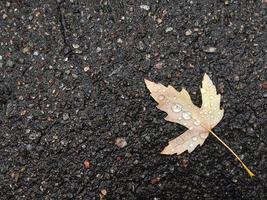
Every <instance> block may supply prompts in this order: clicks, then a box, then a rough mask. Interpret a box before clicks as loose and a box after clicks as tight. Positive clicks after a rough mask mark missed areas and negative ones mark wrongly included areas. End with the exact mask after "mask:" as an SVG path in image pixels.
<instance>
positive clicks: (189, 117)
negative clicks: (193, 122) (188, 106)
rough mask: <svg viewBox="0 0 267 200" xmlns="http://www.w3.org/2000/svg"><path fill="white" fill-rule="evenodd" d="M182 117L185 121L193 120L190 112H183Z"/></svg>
mask: <svg viewBox="0 0 267 200" xmlns="http://www.w3.org/2000/svg"><path fill="white" fill-rule="evenodd" d="M182 116H183V118H184V119H191V113H189V112H183V113H182Z"/></svg>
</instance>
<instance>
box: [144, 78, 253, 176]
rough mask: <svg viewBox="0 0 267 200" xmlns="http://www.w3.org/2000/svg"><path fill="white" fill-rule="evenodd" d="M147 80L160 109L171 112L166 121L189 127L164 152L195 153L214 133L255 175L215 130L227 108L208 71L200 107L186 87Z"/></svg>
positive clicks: (169, 153)
mask: <svg viewBox="0 0 267 200" xmlns="http://www.w3.org/2000/svg"><path fill="white" fill-rule="evenodd" d="M145 83H146V86H147V88H148V89H149V91H150V92H151V94H150V95H151V96H152V97H153V98H154V99H155V101H156V102H157V103H158V106H157V108H158V109H160V110H162V111H164V112H166V113H167V114H168V115H167V117H165V120H167V121H170V122H175V123H179V124H181V125H183V126H185V127H186V128H188V130H187V131H185V132H184V133H183V134H182V135H180V136H178V137H177V138H175V139H173V140H171V141H169V145H168V146H167V147H165V148H164V150H163V151H162V152H161V154H167V155H172V154H177V155H179V154H181V153H183V152H184V151H186V150H187V151H188V152H189V153H191V152H192V151H193V150H194V149H195V148H196V147H197V146H198V145H200V146H201V145H202V144H203V143H204V141H205V140H206V138H207V137H208V135H209V133H211V134H212V135H214V136H215V137H216V138H217V139H218V140H219V141H220V142H221V143H222V144H223V145H224V146H225V147H226V148H227V149H228V150H229V151H230V152H231V153H233V154H234V156H235V157H236V158H237V159H238V160H239V161H240V162H241V164H242V165H243V167H244V168H245V170H246V171H247V172H248V174H249V175H250V176H254V174H253V173H252V172H251V171H250V170H249V168H248V167H247V166H246V165H245V164H244V163H243V161H242V160H241V159H240V158H239V157H238V156H237V155H236V154H235V153H234V151H233V150H232V149H231V148H230V147H229V146H228V145H226V144H225V143H224V142H223V141H222V140H221V139H220V138H219V137H218V136H217V135H216V134H215V133H214V132H213V131H212V130H211V129H212V128H213V127H215V126H216V125H217V124H218V123H219V122H220V121H221V119H222V117H223V112H224V111H223V109H220V102H221V95H220V94H217V91H216V88H215V86H214V85H213V83H212V81H211V79H210V78H209V76H208V75H207V74H204V78H203V81H202V88H201V89H200V90H201V96H202V106H201V107H200V108H199V107H197V106H196V105H194V104H193V102H192V100H191V98H190V95H189V94H188V92H187V91H186V90H185V89H182V90H181V91H180V92H178V91H177V90H175V88H173V87H172V86H170V85H169V86H168V87H165V86H164V85H162V84H159V83H158V84H157V83H154V82H151V81H148V80H145Z"/></svg>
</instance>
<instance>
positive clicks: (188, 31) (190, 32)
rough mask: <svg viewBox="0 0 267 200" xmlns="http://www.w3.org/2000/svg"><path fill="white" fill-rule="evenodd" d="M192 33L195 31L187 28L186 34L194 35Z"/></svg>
mask: <svg viewBox="0 0 267 200" xmlns="http://www.w3.org/2000/svg"><path fill="white" fill-rule="evenodd" d="M192 33H193V32H192V31H191V30H190V29H189V30H187V31H186V32H185V35H186V36H189V35H192Z"/></svg>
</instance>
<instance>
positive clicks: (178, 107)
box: [172, 104, 182, 113]
mask: <svg viewBox="0 0 267 200" xmlns="http://www.w3.org/2000/svg"><path fill="white" fill-rule="evenodd" d="M181 110H182V106H181V105H180V104H175V105H173V106H172V111H173V112H176V113H178V112H180V111H181Z"/></svg>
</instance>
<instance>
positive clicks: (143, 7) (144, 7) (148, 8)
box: [140, 5, 150, 11]
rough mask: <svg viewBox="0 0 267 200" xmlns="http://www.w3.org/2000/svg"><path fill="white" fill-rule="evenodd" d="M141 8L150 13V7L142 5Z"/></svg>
mask: <svg viewBox="0 0 267 200" xmlns="http://www.w3.org/2000/svg"><path fill="white" fill-rule="evenodd" d="M140 8H141V9H144V10H146V11H149V10H150V7H149V6H148V5H141V6H140Z"/></svg>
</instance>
